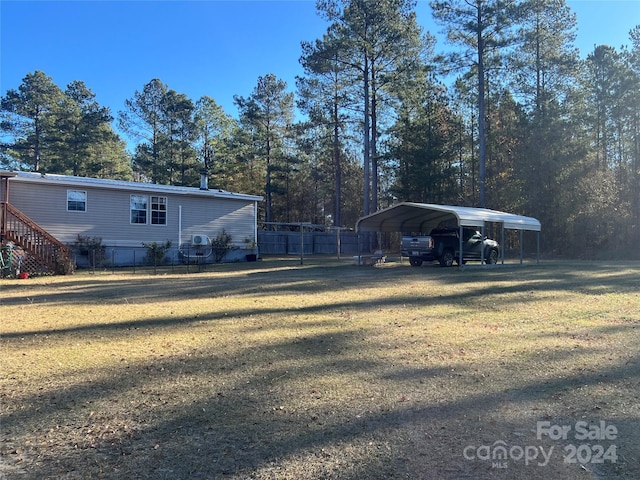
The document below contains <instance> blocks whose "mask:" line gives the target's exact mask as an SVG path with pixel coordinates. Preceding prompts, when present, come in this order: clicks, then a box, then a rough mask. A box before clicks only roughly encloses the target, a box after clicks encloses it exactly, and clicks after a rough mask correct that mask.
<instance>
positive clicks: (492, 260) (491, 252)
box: [485, 248, 498, 265]
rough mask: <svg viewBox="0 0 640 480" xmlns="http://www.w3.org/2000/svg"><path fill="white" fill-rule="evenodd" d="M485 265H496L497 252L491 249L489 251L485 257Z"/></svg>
mask: <svg viewBox="0 0 640 480" xmlns="http://www.w3.org/2000/svg"><path fill="white" fill-rule="evenodd" d="M485 263H487V264H488V265H495V264H496V263H498V251H497V250H496V249H494V248H492V249H491V250H489V255H487V258H486V260H485Z"/></svg>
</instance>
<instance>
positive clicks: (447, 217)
mask: <svg viewBox="0 0 640 480" xmlns="http://www.w3.org/2000/svg"><path fill="white" fill-rule="evenodd" d="M444 221H455V222H456V223H457V225H459V226H463V227H479V226H482V225H483V224H484V222H493V223H502V224H503V226H504V228H508V229H513V230H531V231H534V232H539V231H540V229H541V225H540V222H539V221H538V220H537V219H535V218H533V217H523V216H522V215H514V214H512V213H505V212H499V211H497V210H489V209H487V208H474V207H458V206H452V205H435V204H431V203H411V202H403V203H399V204H398V205H394V206H393V207H389V208H387V209H385V210H380V211H379V212H376V213H373V214H371V215H367V216H366V217H362V218H361V219H360V220H358V223H356V231H358V232H425V233H426V232H429V231H431V229H433V228H436V227H438V225H439V224H440V223H441V222H444Z"/></svg>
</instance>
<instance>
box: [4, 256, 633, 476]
mask: <svg viewBox="0 0 640 480" xmlns="http://www.w3.org/2000/svg"><path fill="white" fill-rule="evenodd" d="M0 312H1V323H0V375H1V377H0V478H7V479H47V478H52V479H53V478H55V479H83V480H84V479H90V478H118V479H121V478H122V479H124V478H126V479H138V478H139V479H154V480H157V479H217V478H229V479H248V478H256V479H318V478H325V479H333V478H336V479H353V480H356V479H390V478H397V479H399V478H410V479H435V480H440V479H443V480H448V479H494V478H504V479H617V478H621V479H637V478H640V422H639V418H640V404H639V399H640V364H639V361H640V357H639V351H638V350H639V346H640V263H629V262H627V263H619V264H611V263H578V262H576V263H568V262H563V263H551V262H549V263H543V264H541V265H539V266H529V267H525V268H519V267H510V268H492V269H478V268H467V269H465V270H462V271H460V270H458V269H456V268H450V269H443V268H438V267H433V266H425V267H422V268H411V267H409V266H408V265H407V264H406V263H404V264H401V263H388V264H385V265H381V266H376V267H356V266H353V265H352V264H351V262H349V261H347V260H343V261H338V260H321V259H313V260H308V261H307V262H306V264H305V265H304V266H300V265H299V264H298V262H297V261H292V260H276V259H272V260H269V259H267V260H264V261H261V262H257V263H251V264H233V265H221V266H216V267H214V268H213V269H212V271H209V272H204V273H198V274H190V275H185V274H178V273H170V272H169V273H167V274H160V275H147V274H141V273H140V272H137V273H136V274H133V273H118V274H113V273H110V272H103V273H96V274H89V273H82V272H81V273H78V274H76V275H74V276H68V277H48V278H44V277H43V278H32V279H29V280H0ZM545 422H546V423H545Z"/></svg>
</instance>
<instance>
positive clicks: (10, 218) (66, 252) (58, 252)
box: [0, 201, 75, 275]
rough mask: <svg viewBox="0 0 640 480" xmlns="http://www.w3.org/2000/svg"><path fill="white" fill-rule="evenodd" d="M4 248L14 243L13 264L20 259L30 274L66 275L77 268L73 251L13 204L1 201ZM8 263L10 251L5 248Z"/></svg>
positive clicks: (21, 267) (0, 237)
mask: <svg viewBox="0 0 640 480" xmlns="http://www.w3.org/2000/svg"><path fill="white" fill-rule="evenodd" d="M0 215H1V216H2V218H0V240H1V243H2V246H3V247H4V246H6V245H7V244H9V243H13V244H14V249H13V255H12V257H13V264H14V266H15V265H16V263H17V261H18V260H17V259H18V257H20V271H22V272H29V274H30V275H43V274H44V275H47V274H48V275H65V274H69V273H73V271H74V269H75V266H74V262H73V254H72V252H71V249H70V248H69V247H67V246H66V245H65V244H64V243H62V242H60V241H59V240H58V239H57V238H55V237H54V236H53V235H51V234H50V233H49V232H47V231H46V230H44V229H43V228H42V227H40V226H39V225H38V224H37V223H36V222H34V221H33V220H31V219H30V218H29V217H27V216H26V215H25V214H24V213H22V212H21V211H20V210H18V209H17V208H15V207H14V206H13V205H11V204H10V203H9V202H6V201H4V202H0ZM2 254H3V255H4V260H5V262H6V261H7V259H8V257H9V251H8V250H7V249H3V251H2ZM14 272H15V270H14Z"/></svg>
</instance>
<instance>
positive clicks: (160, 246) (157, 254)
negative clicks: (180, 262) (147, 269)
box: [142, 240, 171, 265]
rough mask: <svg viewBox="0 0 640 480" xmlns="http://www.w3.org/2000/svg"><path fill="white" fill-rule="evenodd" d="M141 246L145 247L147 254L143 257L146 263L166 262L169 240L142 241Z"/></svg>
mask: <svg viewBox="0 0 640 480" xmlns="http://www.w3.org/2000/svg"><path fill="white" fill-rule="evenodd" d="M142 246H143V247H145V248H146V249H147V255H146V257H145V262H146V263H147V265H165V264H166V263H167V261H166V258H165V257H166V255H167V252H168V251H169V249H170V248H171V240H167V241H166V242H165V243H158V242H151V243H144V242H142Z"/></svg>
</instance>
